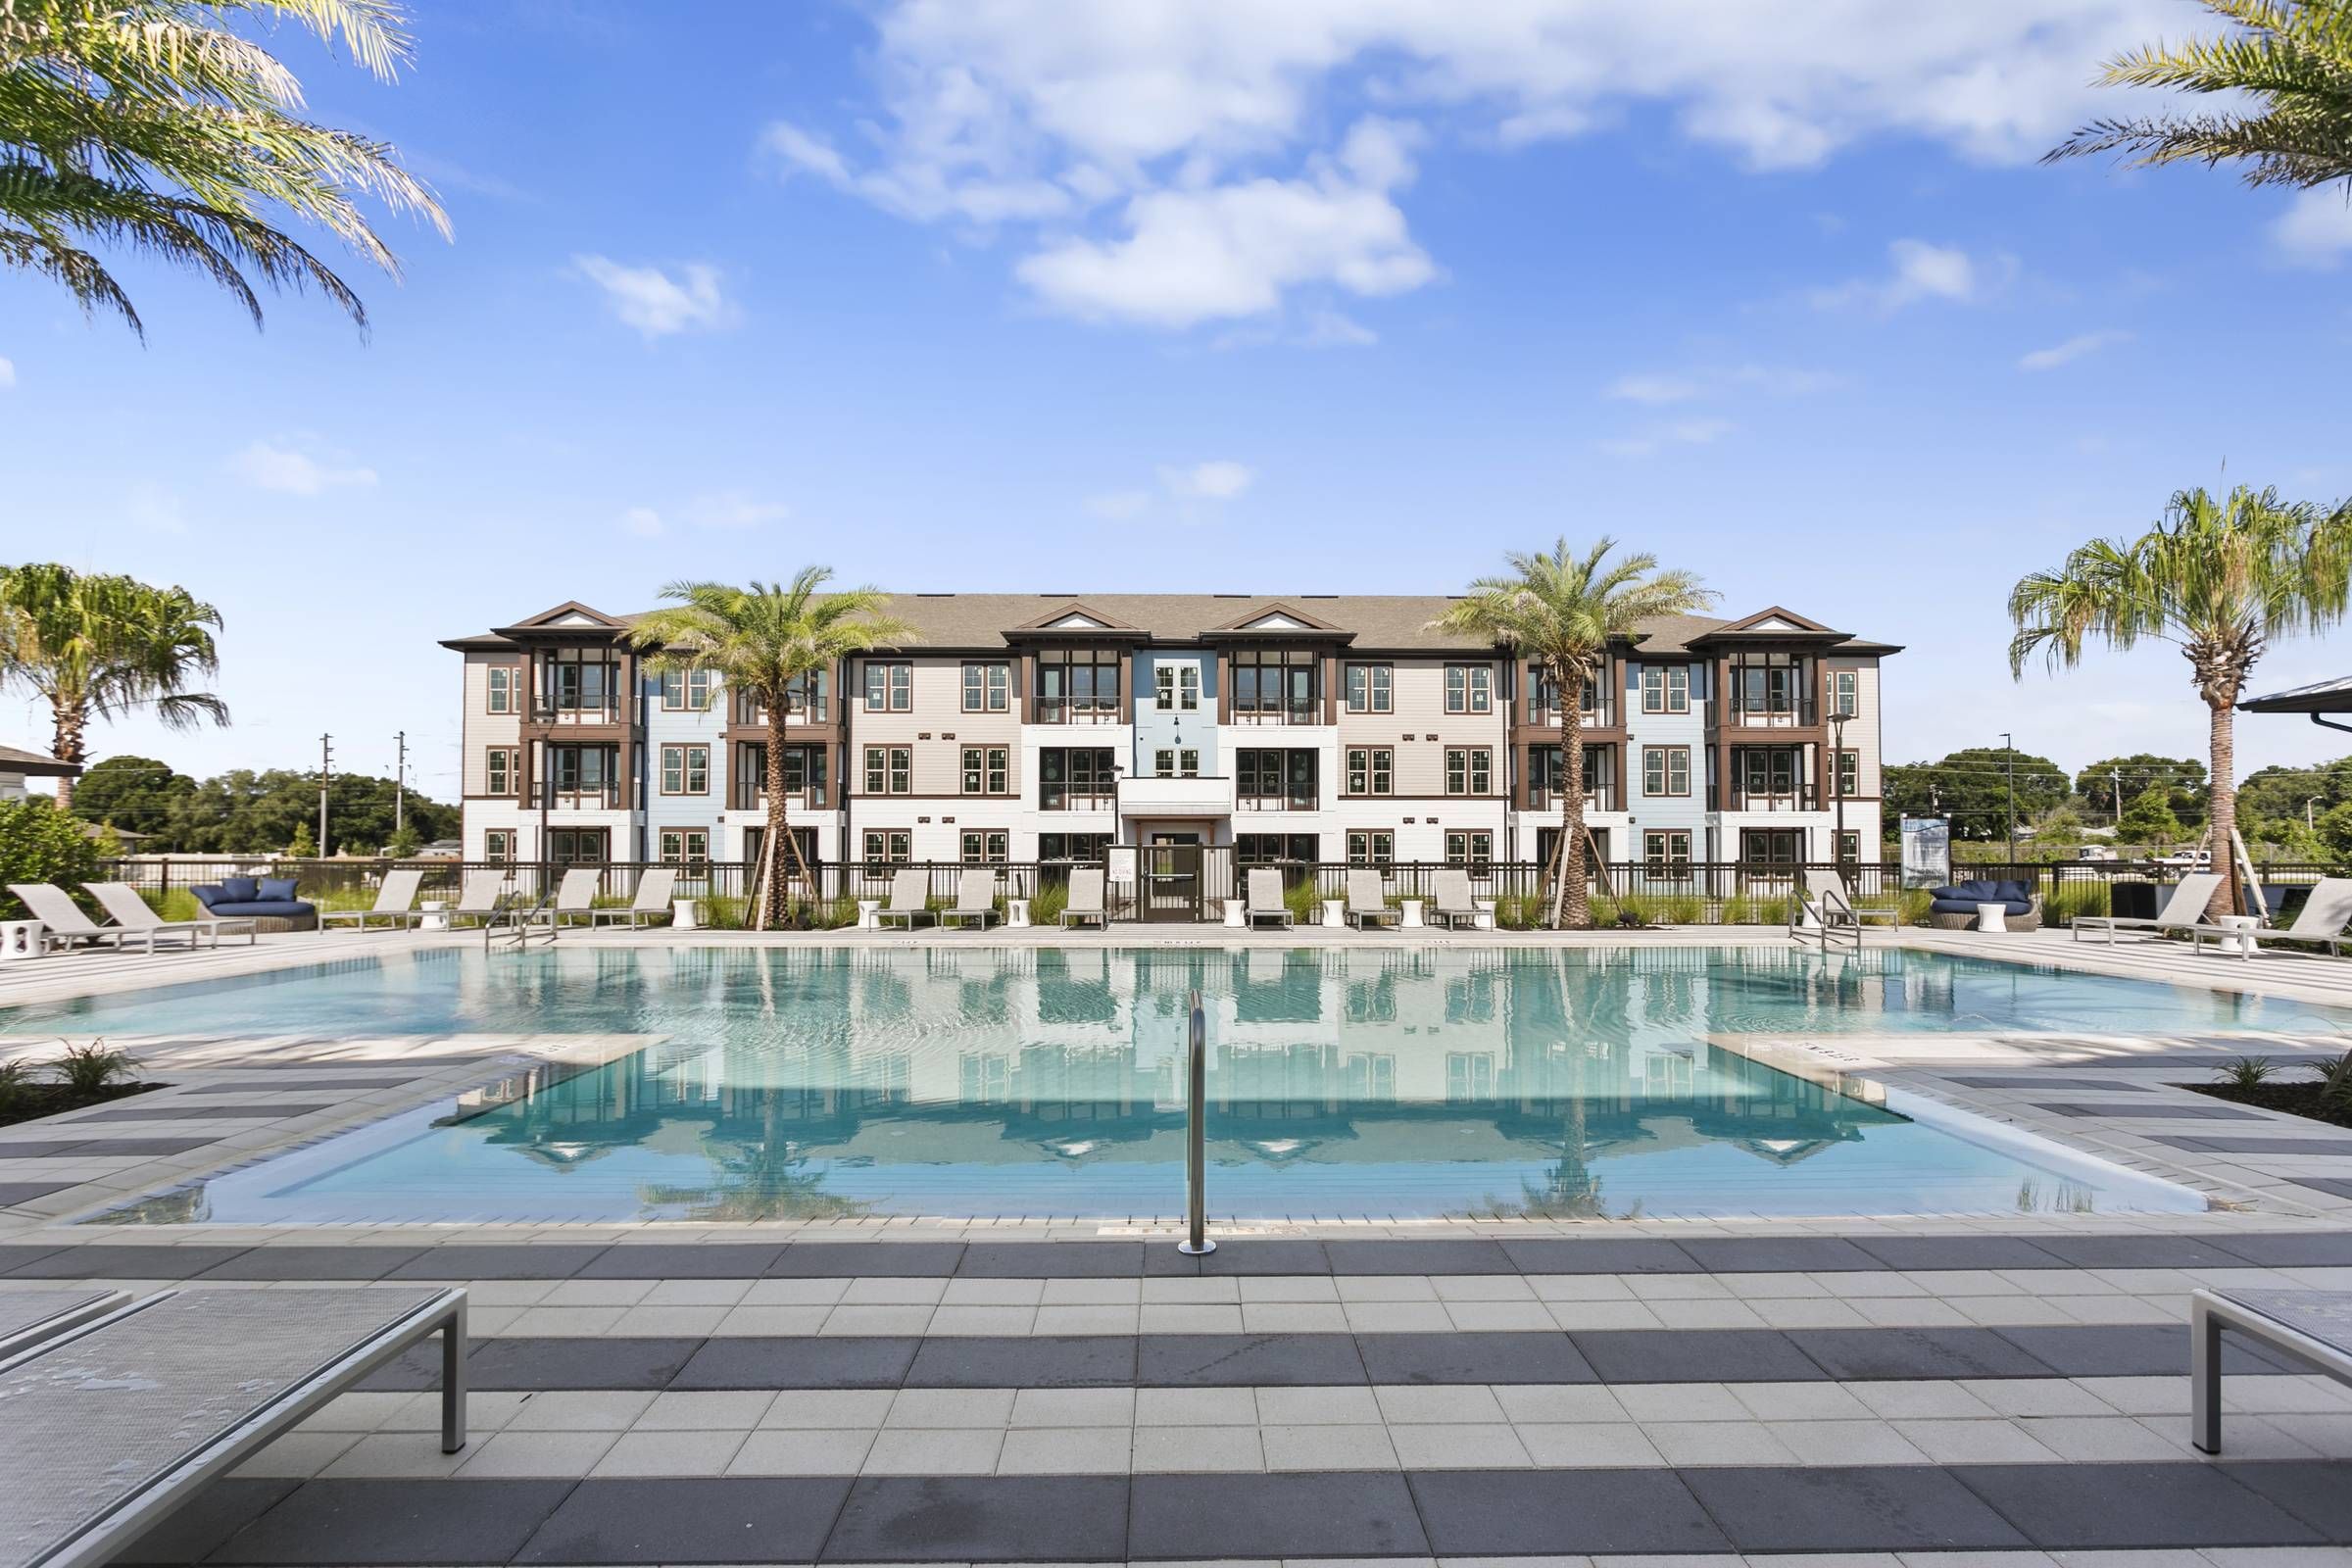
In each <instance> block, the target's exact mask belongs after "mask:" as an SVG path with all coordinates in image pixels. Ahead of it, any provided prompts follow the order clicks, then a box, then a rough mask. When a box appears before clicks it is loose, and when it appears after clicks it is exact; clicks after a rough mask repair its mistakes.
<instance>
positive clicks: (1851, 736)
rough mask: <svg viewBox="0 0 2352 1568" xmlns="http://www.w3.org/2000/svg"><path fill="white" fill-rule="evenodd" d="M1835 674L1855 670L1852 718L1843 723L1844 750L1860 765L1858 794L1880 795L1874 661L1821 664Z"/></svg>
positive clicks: (1877, 709) (1878, 713)
mask: <svg viewBox="0 0 2352 1568" xmlns="http://www.w3.org/2000/svg"><path fill="white" fill-rule="evenodd" d="M1824 662H1825V663H1826V665H1827V666H1828V668H1829V669H1830V670H1831V671H1832V672H1833V673H1835V672H1836V671H1838V670H1840V669H1850V670H1853V671H1855V673H1856V677H1857V678H1856V679H1855V682H1854V716H1853V717H1852V718H1849V719H1847V720H1846V723H1845V747H1846V750H1847V751H1850V752H1858V753H1860V754H1861V755H1860V757H1859V759H1858V760H1859V762H1860V764H1861V777H1860V780H1859V783H1860V793H1862V794H1864V795H1872V796H1875V795H1880V794H1883V793H1885V792H1884V791H1883V790H1882V789H1881V788H1880V779H1881V763H1882V762H1883V761H1884V758H1883V756H1882V755H1881V741H1880V733H1879V731H1880V722H1881V717H1882V711H1881V710H1880V707H1879V662H1878V661H1877V660H1875V659H1830V660H1826V661H1824Z"/></svg>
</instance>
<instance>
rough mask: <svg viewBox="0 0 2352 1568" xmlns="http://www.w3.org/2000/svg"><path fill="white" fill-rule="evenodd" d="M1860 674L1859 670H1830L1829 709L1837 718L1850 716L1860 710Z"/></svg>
mask: <svg viewBox="0 0 2352 1568" xmlns="http://www.w3.org/2000/svg"><path fill="white" fill-rule="evenodd" d="M1861 688H1862V675H1861V672H1860V671H1859V670H1852V669H1833V670H1831V671H1830V711H1831V712H1832V713H1833V714H1835V715H1836V716H1838V717H1839V718H1851V717H1853V716H1854V715H1855V714H1856V713H1858V712H1860V711H1861Z"/></svg>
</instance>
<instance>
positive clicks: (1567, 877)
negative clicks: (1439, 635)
mask: <svg viewBox="0 0 2352 1568" xmlns="http://www.w3.org/2000/svg"><path fill="white" fill-rule="evenodd" d="M1616 548H1617V541H1616V540H1614V539H1602V540H1600V541H1599V542H1598V543H1596V544H1594V545H1593V548H1592V549H1591V550H1589V551H1587V552H1585V554H1584V555H1582V556H1578V555H1575V554H1574V553H1572V552H1571V551H1570V550H1569V548H1568V541H1567V540H1565V539H1562V540H1560V541H1559V544H1558V546H1557V547H1556V548H1555V549H1554V551H1553V552H1552V553H1551V554H1550V555H1545V554H1544V552H1542V551H1537V552H1536V553H1535V554H1534V555H1517V554H1514V555H1510V556H1506V557H1505V558H1504V560H1505V561H1507V562H1508V563H1509V564H1510V571H1509V573H1508V574H1507V575H1504V576H1499V577H1481V578H1479V579H1478V580H1477V581H1476V582H1474V583H1472V584H1471V585H1470V592H1469V593H1468V595H1466V596H1465V597H1464V598H1463V599H1462V600H1461V601H1460V602H1458V603H1457V604H1455V605H1454V607H1453V608H1452V609H1450V610H1448V611H1446V613H1445V614H1443V615H1441V616H1439V617H1438V618H1437V619H1436V620H1434V621H1432V622H1430V625H1431V627H1432V628H1433V629H1435V630H1440V631H1451V632H1462V633H1467V634H1469V635H1471V636H1474V637H1487V638H1492V639H1493V640H1494V641H1495V642H1497V643H1500V644H1501V645H1502V646H1503V647H1505V648H1508V649H1510V650H1511V651H1512V652H1513V653H1514V654H1516V655H1517V656H1518V657H1520V658H1522V659H1528V660H1532V661H1534V662H1538V663H1540V664H1542V665H1543V666H1544V676H1545V678H1546V679H1547V680H1549V681H1550V683H1551V689H1552V692H1553V701H1554V702H1555V703H1556V704H1557V705H1558V707H1559V711H1560V761H1561V766H1562V771H1563V774H1564V776H1563V777H1562V778H1561V780H1560V835H1559V838H1558V839H1557V840H1556V841H1554V843H1553V845H1552V850H1551V865H1550V869H1549V877H1550V882H1551V908H1550V913H1549V915H1548V919H1549V921H1550V923H1551V924H1553V925H1572V926H1584V925H1590V924H1591V923H1592V920H1593V909H1592V899H1591V895H1590V890H1588V889H1587V887H1586V886H1585V727H1584V718H1583V715H1582V714H1581V713H1580V712H1579V711H1578V710H1579V708H1580V707H1581V706H1582V705H1581V704H1580V703H1579V701H1578V698H1579V696H1580V694H1582V693H1583V691H1584V689H1585V682H1586V680H1587V679H1589V678H1591V677H1593V676H1595V675H1597V674H1600V673H1602V672H1604V671H1605V670H1606V669H1607V667H1608V655H1609V648H1610V645H1611V644H1612V643H1618V642H1622V641H1625V640H1627V639H1629V638H1631V637H1632V636H1633V635H1634V634H1635V632H1636V631H1637V630H1638V629H1639V628H1640V627H1641V624H1642V622H1643V621H1645V620H1654V619H1657V618H1658V617H1660V616H1663V615H1688V614H1692V613H1696V612H1698V611H1701V610H1704V609H1706V608H1707V607H1708V606H1709V605H1712V604H1713V603H1714V602H1715V592H1714V590H1713V589H1710V588H1706V587H1703V586H1701V585H1700V583H1699V580H1698V578H1697V576H1696V575H1694V574H1693V573H1691V572H1688V571H1661V570H1659V569H1658V560H1657V557H1655V556H1650V555H1631V556H1626V557H1623V558H1621V559H1619V560H1618V561H1616V562H1614V563H1612V562H1611V561H1610V560H1609V555H1610V552H1612V551H1614V550H1615V549H1616Z"/></svg>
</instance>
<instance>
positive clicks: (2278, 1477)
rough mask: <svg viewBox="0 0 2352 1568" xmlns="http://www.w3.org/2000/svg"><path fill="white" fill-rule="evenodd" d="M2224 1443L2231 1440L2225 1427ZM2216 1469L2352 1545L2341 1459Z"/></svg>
mask: <svg viewBox="0 0 2352 1568" xmlns="http://www.w3.org/2000/svg"><path fill="white" fill-rule="evenodd" d="M2222 1440H2223V1442H2225V1443H2227V1442H2228V1441H2229V1432H2228V1429H2227V1428H2226V1427H2225V1429H2224V1431H2223V1435H2222ZM2214 1468H2216V1469H2218V1470H2220V1471H2221V1472H2222V1473H2223V1474H2225V1475H2227V1476H2228V1477H2229V1479H2230V1480H2232V1481H2234V1482H2236V1483H2237V1484H2238V1485H2239V1486H2242V1487H2246V1488H2248V1489H2250V1490H2252V1491H2254V1492H2258V1493H2260V1494H2261V1495H2263V1496H2265V1497H2268V1498H2269V1499H2270V1500H2271V1501H2273V1502H2275V1503H2277V1504H2278V1506H2279V1507H2281V1508H2284V1509H2285V1510H2286V1511H2287V1512H2288V1513H2291V1514H2293V1515H2294V1516H2295V1517H2296V1518H2298V1519H2300V1520H2302V1521H2303V1522H2304V1523H2305V1524H2307V1525H2309V1526H2311V1527H2312V1528H2313V1529H2314V1530H2316V1531H2318V1532H2319V1533H2320V1534H2321V1535H2322V1536H2324V1537H2326V1538H2327V1540H2328V1541H2330V1542H2333V1543H2335V1544H2339V1545H2342V1544H2352V1487H2346V1486H2345V1485H2344V1464H2343V1461H2342V1460H2340V1459H2310V1460H2302V1459H2293V1460H2282V1461H2278V1462H2276V1463H2261V1464H2220V1465H2216V1466H2215V1467H2214Z"/></svg>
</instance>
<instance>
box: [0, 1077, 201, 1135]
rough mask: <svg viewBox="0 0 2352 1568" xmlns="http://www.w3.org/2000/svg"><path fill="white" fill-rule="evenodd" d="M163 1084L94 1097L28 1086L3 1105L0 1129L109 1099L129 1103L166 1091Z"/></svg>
mask: <svg viewBox="0 0 2352 1568" xmlns="http://www.w3.org/2000/svg"><path fill="white" fill-rule="evenodd" d="M166 1087H168V1086H166V1085H164V1084H109V1085H107V1086H106V1087H105V1088H104V1089H101V1090H99V1091H98V1092H97V1093H95V1094H88V1095H80V1094H75V1093H74V1092H73V1090H72V1089H71V1088H69V1087H67V1086H66V1085H64V1084H26V1085H25V1086H24V1087H23V1088H22V1089H19V1090H18V1091H17V1093H16V1095H15V1097H14V1098H13V1099H11V1100H10V1101H9V1102H8V1103H5V1104H0V1127H14V1126H15V1125H17V1124H18V1123H19V1122H26V1121H39V1120H40V1119H41V1118H42V1117H43V1116H54V1115H57V1114H58V1113H59V1112H60V1111H67V1110H80V1109H82V1108H83V1107H84V1106H87V1105H103V1104H105V1103H107V1102H108V1101H110V1100H127V1099H129V1098H130V1097H131V1096H132V1095H143V1094H145V1093H147V1091H149V1090H150V1089H163V1088H166Z"/></svg>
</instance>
